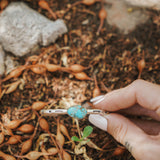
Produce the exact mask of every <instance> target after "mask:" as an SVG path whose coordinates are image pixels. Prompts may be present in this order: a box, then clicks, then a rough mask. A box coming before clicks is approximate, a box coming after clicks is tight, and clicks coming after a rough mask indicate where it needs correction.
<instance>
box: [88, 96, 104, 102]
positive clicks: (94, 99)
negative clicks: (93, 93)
mask: <svg viewBox="0 0 160 160" xmlns="http://www.w3.org/2000/svg"><path fill="white" fill-rule="evenodd" d="M102 97H104V95H100V96H97V97H94V98H92V99H90V102H95V101H97V100H99V99H101V98H102Z"/></svg>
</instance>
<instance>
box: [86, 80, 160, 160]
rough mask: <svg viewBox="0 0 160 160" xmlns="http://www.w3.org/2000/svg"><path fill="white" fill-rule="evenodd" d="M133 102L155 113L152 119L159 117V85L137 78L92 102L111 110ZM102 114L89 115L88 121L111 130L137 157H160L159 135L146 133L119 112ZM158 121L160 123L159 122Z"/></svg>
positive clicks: (123, 107) (146, 158)
mask: <svg viewBox="0 0 160 160" xmlns="http://www.w3.org/2000/svg"><path fill="white" fill-rule="evenodd" d="M135 104H139V105H140V106H141V107H143V108H144V109H145V110H149V111H151V112H154V114H153V117H154V115H155V117H156V118H155V119H156V120H157V119H158V120H159V117H160V85H156V84H152V83H150V82H147V81H144V80H136V81H134V82H133V83H131V84H130V85H128V86H127V87H125V88H121V89H117V90H114V91H111V92H109V93H107V94H106V95H104V96H102V97H101V99H99V100H96V101H93V105H94V106H95V108H99V109H103V110H107V111H110V112H115V111H118V110H125V109H128V108H129V107H131V106H134V105H135ZM101 117H102V116H99V117H98V116H97V117H96V115H90V116H89V121H90V122H91V123H92V124H94V125H95V126H97V127H99V128H101V129H103V130H105V131H107V132H108V133H110V134H111V135H112V136H113V137H114V138H115V139H116V140H117V141H118V142H120V143H121V144H123V145H124V146H125V147H126V148H127V149H128V150H129V151H130V152H131V154H132V155H133V156H134V157H135V159H136V160H144V159H145V160H159V159H160V134H158V135H149V134H146V133H145V132H144V131H143V130H142V129H141V128H139V127H138V126H137V125H135V124H134V123H133V122H132V121H130V120H129V119H128V118H126V117H124V116H123V115H120V114H118V113H110V114H107V115H105V116H103V117H102V118H101ZM104 117H105V118H104ZM157 117H158V118H157ZM104 119H105V120H104ZM106 119H107V121H106ZM98 121H100V122H98ZM157 123H158V124H159V126H160V123H159V122H158V121H157ZM145 125H146V124H145Z"/></svg>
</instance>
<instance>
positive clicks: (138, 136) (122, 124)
mask: <svg viewBox="0 0 160 160" xmlns="http://www.w3.org/2000/svg"><path fill="white" fill-rule="evenodd" d="M89 121H90V122H91V123H92V124H93V125H95V126H96V127H98V128H100V129H102V130H104V131H107V132H108V133H110V134H111V135H112V136H113V137H114V138H115V139H116V140H117V141H118V142H120V143H121V144H123V145H124V146H125V147H126V148H127V149H128V150H129V151H130V152H131V153H132V155H133V156H134V157H135V158H136V159H145V157H146V159H148V157H150V156H152V157H151V159H152V158H153V154H152V155H147V154H146V152H147V150H149V149H148V148H150V143H151V144H152V142H150V141H151V139H150V138H149V136H148V135H147V134H145V133H144V132H143V131H142V130H141V129H140V128H138V127H137V126H136V125H135V124H134V123H132V122H131V121H129V120H128V119H127V118H125V117H123V116H121V115H119V114H115V113H111V114H106V115H103V116H101V115H95V114H91V115H90V116H89ZM148 152H149V151H148ZM149 153H151V152H149Z"/></svg>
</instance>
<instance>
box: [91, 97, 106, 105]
mask: <svg viewBox="0 0 160 160" xmlns="http://www.w3.org/2000/svg"><path fill="white" fill-rule="evenodd" d="M103 100H104V97H101V98H100V99H99V100H97V101H95V102H93V105H96V104H98V103H100V102H101V101H103Z"/></svg>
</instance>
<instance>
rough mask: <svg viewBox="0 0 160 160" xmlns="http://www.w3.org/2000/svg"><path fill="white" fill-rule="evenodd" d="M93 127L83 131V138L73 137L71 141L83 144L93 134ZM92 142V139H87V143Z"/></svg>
mask: <svg viewBox="0 0 160 160" xmlns="http://www.w3.org/2000/svg"><path fill="white" fill-rule="evenodd" d="M92 131H93V127H91V126H87V127H85V128H84V130H83V136H82V137H81V138H78V137H77V136H73V137H72V138H71V139H72V141H75V142H82V141H86V138H87V137H88V136H89V135H90V134H91V133H92ZM88 141H90V139H87V142H88Z"/></svg>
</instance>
